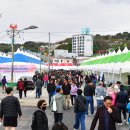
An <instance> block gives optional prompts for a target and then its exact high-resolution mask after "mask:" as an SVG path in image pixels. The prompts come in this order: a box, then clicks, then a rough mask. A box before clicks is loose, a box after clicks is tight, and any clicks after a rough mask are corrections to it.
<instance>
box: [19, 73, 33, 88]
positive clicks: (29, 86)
mask: <svg viewBox="0 0 130 130" xmlns="http://www.w3.org/2000/svg"><path fill="white" fill-rule="evenodd" d="M24 78H26V79H27V82H28V86H27V90H34V89H35V84H34V82H33V80H32V77H27V76H22V77H20V79H22V80H23V82H24Z"/></svg>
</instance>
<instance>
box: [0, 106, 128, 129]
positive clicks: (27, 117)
mask: <svg viewBox="0 0 130 130" xmlns="http://www.w3.org/2000/svg"><path fill="white" fill-rule="evenodd" d="M35 110H36V108H35V107H22V111H23V117H22V119H19V124H18V127H17V130H31V128H30V125H31V119H32V113H33V112H34V111H35ZM46 113H47V116H48V120H49V128H50V130H51V129H52V126H53V122H54V120H53V113H52V112H51V111H50V110H49V109H47V110H46ZM91 121H92V117H87V118H86V130H89V128H90V124H91ZM64 122H65V124H66V125H67V126H68V127H69V130H73V123H74V113H73V108H71V109H70V110H66V111H64ZM0 130H3V127H1V128H0ZM95 130H97V129H95ZM117 130H128V126H122V127H120V128H119V127H118V128H117Z"/></svg>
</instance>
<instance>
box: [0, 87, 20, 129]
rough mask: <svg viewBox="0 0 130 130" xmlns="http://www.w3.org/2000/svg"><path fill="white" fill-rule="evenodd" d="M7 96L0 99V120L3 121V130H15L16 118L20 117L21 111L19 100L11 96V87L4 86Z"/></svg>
mask: <svg viewBox="0 0 130 130" xmlns="http://www.w3.org/2000/svg"><path fill="white" fill-rule="evenodd" d="M6 93H7V96H6V97H5V98H3V99H2V101H1V106H0V122H1V121H3V125H4V127H5V130H15V127H17V118H18V116H19V118H21V116H22V112H21V107H20V103H19V100H18V99H17V97H14V96H13V89H12V88H11V87H8V88H6Z"/></svg>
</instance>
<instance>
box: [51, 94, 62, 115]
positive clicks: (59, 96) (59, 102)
mask: <svg viewBox="0 0 130 130" xmlns="http://www.w3.org/2000/svg"><path fill="white" fill-rule="evenodd" d="M54 98H55V100H56V106H57V111H56V113H63V106H64V98H63V95H62V94H60V93H57V94H56V95H55V96H53V97H52V99H51V106H52V105H53V101H54Z"/></svg>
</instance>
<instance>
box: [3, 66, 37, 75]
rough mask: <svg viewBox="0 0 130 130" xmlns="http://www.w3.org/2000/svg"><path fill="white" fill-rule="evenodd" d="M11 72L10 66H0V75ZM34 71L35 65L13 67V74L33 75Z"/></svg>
mask: <svg viewBox="0 0 130 130" xmlns="http://www.w3.org/2000/svg"><path fill="white" fill-rule="evenodd" d="M11 70H12V68H11V65H0V73H9V72H11ZM35 70H36V67H35V65H14V73H23V72H28V73H33V72H35Z"/></svg>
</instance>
